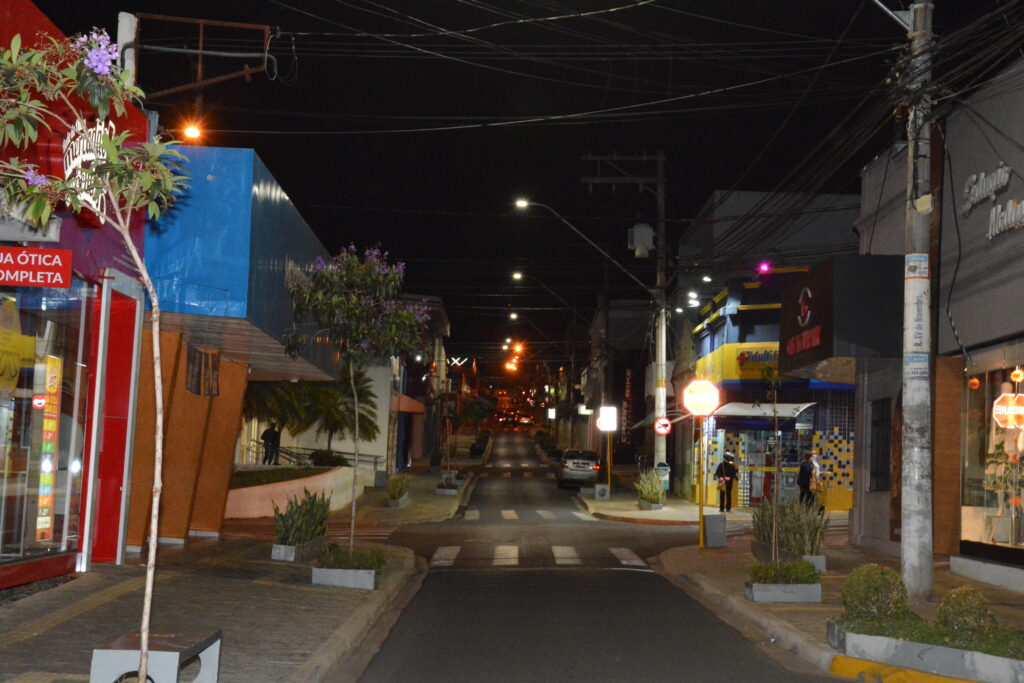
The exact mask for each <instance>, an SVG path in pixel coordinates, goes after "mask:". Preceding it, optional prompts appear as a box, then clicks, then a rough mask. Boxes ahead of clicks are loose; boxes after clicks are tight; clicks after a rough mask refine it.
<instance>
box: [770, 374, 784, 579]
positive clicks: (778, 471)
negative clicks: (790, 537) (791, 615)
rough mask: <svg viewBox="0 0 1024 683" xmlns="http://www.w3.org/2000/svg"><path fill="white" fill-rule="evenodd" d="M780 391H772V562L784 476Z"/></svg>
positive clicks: (775, 555) (776, 551) (776, 558)
mask: <svg viewBox="0 0 1024 683" xmlns="http://www.w3.org/2000/svg"><path fill="white" fill-rule="evenodd" d="M777 401H778V393H777V392H775V391H774V390H773V391H772V424H773V425H774V430H775V431H774V432H773V433H772V437H773V438H774V439H775V477H774V479H775V481H774V482H772V483H773V484H774V486H773V487H772V562H778V561H779V479H781V478H782V461H781V458H780V457H779V454H780V452H781V451H782V439H781V438H780V435H779V409H778V402H777Z"/></svg>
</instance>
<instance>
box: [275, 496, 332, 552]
mask: <svg viewBox="0 0 1024 683" xmlns="http://www.w3.org/2000/svg"><path fill="white" fill-rule="evenodd" d="M302 490H303V492H305V496H304V497H303V499H302V500H301V501H300V500H299V497H298V496H292V497H291V498H289V499H288V505H287V506H286V507H285V511H284V512H281V510H280V509H279V508H278V507H277V504H276V503H275V504H274V526H275V527H276V529H277V542H278V544H280V545H301V544H303V543H308V542H309V541H312V540H313V539H314V538H317V537H319V536H323V535H325V534H326V533H327V517H328V515H330V513H331V496H330V494H328V493H327V492H326V491H321V492H320V493H317V494H313V493H310V492H309V491H308V490H307V489H302Z"/></svg>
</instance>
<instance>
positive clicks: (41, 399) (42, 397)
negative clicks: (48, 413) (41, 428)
mask: <svg viewBox="0 0 1024 683" xmlns="http://www.w3.org/2000/svg"><path fill="white" fill-rule="evenodd" d="M32 407H33V408H38V409H39V410H42V409H43V408H45V407H46V394H36V395H35V396H33V397H32Z"/></svg>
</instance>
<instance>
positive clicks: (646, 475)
mask: <svg viewBox="0 0 1024 683" xmlns="http://www.w3.org/2000/svg"><path fill="white" fill-rule="evenodd" d="M633 486H634V487H635V488H636V492H637V493H638V494H639V495H640V500H646V501H647V502H648V503H661V502H663V501H664V500H665V488H664V486H663V485H662V483H661V475H660V474H658V472H657V470H644V471H643V472H641V473H640V475H639V476H637V478H636V482H634V483H633Z"/></svg>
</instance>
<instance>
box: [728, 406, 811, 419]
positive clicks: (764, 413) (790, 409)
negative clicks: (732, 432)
mask: <svg viewBox="0 0 1024 683" xmlns="http://www.w3.org/2000/svg"><path fill="white" fill-rule="evenodd" d="M813 405H814V404H813V403H776V404H775V406H774V411H773V407H772V404H771V403H769V402H767V401H766V402H763V403H726V404H724V405H721V406H719V407H718V410H716V411H715V414H714V417H760V418H764V419H771V418H772V417H773V416H774V415H778V416H779V419H782V420H791V419H793V418H795V417H796V416H798V415H799V414H800V413H802V412H804V411H805V410H807V409H808V408H810V407H811V406H813Z"/></svg>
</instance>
